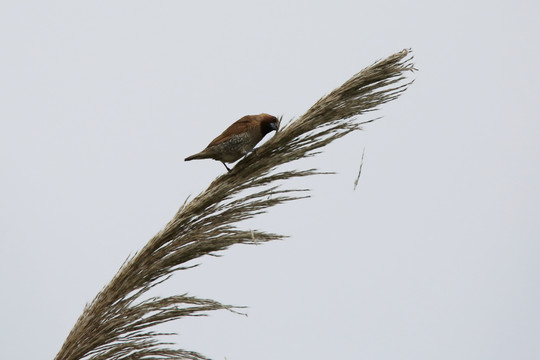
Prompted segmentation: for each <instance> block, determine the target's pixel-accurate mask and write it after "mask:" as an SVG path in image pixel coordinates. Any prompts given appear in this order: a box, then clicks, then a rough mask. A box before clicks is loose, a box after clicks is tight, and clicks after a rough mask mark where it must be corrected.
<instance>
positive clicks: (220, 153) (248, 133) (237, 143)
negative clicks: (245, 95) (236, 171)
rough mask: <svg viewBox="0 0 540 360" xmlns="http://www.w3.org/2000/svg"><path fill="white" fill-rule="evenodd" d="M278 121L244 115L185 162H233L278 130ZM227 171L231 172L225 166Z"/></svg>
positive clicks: (268, 116) (262, 115) (265, 115)
mask: <svg viewBox="0 0 540 360" xmlns="http://www.w3.org/2000/svg"><path fill="white" fill-rule="evenodd" d="M278 126H279V121H278V119H277V118H276V117H275V116H272V115H268V114H264V113H263V114H259V115H246V116H244V117H243V118H241V119H240V120H238V121H236V122H235V123H234V124H232V125H231V126H229V127H228V128H227V129H226V130H225V131H224V132H223V133H222V134H221V135H219V136H218V137H217V138H215V139H214V140H213V141H212V142H211V143H210V144H208V146H207V147H206V149H204V150H203V151H201V152H199V153H197V154H195V155H191V156H188V157H187V158H185V161H190V160H196V159H214V160H218V161H221V162H222V163H223V165H225V163H226V162H227V163H231V162H235V161H236V160H238V159H240V158H241V157H242V156H245V155H246V154H247V153H249V152H250V151H252V150H253V148H254V147H255V145H257V143H258V142H259V141H261V140H262V138H263V137H264V136H265V135H266V134H268V133H269V132H271V131H274V130H276V131H277V129H278ZM225 168H227V170H228V171H231V170H230V169H229V168H228V167H227V165H225Z"/></svg>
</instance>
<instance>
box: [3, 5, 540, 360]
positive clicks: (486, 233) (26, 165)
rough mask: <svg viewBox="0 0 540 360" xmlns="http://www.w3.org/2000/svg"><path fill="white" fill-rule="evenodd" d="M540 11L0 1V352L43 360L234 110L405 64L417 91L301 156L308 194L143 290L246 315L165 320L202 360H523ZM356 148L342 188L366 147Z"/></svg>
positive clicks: (528, 346)
mask: <svg viewBox="0 0 540 360" xmlns="http://www.w3.org/2000/svg"><path fill="white" fill-rule="evenodd" d="M539 13H540V3H539V2H538V1H512V2H510V1H507V2H502V1H495V2H494V1H470V0H469V1H451V2H433V1H415V0H412V1H408V2H400V3H397V2H388V1H362V2H353V1H332V2H330V1H325V2H320V1H319V2H313V1H311V2H310V1H291V0H288V1H276V0H273V1H268V2H253V1H224V2H218V1H213V2H199V3H198V4H197V5H194V4H190V5H187V2H186V3H184V2H181V1H159V2H156V1H154V2H142V1H133V0H131V1H115V2H110V1H92V2H89V1H88V2H74V1H17V2H15V1H12V2H9V3H8V2H4V3H3V4H2V5H0V43H1V49H2V56H1V57H0V77H1V81H0V96H1V99H2V106H0V119H1V121H2V131H1V132H0V157H1V162H0V166H1V176H0V189H1V190H0V197H1V203H2V206H1V208H0V209H1V214H0V235H1V242H0V270H1V273H2V278H3V287H2V291H1V293H0V305H1V309H2V310H1V311H0V324H1V325H0V331H1V333H0V348H1V349H2V357H3V358H5V359H52V358H53V357H54V355H55V354H56V352H57V351H58V350H59V348H60V346H61V344H62V342H63V340H64V339H65V337H66V336H67V334H68V332H69V330H70V329H71V327H72V326H73V324H74V322H75V320H76V318H77V317H78V316H79V314H80V313H81V311H82V309H83V306H84V304H85V303H86V302H88V301H90V300H91V299H92V298H93V297H94V295H95V294H96V293H97V291H99V290H100V289H101V287H102V286H104V285H105V284H106V283H107V282H108V281H109V280H110V279H111V277H112V276H113V275H114V274H115V272H116V270H117V269H118V267H119V266H120V265H121V263H122V262H123V261H124V259H125V258H126V257H127V256H128V254H130V253H133V252H134V251H136V250H137V249H139V248H141V247H142V246H143V245H144V244H145V242H146V241H147V240H148V239H149V238H150V237H151V236H152V235H153V234H155V233H156V232H157V231H158V230H159V229H160V228H161V227H162V226H164V225H165V223H166V222H167V221H168V220H169V219H170V218H171V217H172V215H173V214H174V212H175V211H176V210H177V208H178V207H179V206H180V205H181V203H182V202H183V201H184V200H185V198H186V197H187V196H188V195H190V194H192V195H195V194H197V193H198V192H200V191H201V190H203V189H204V188H205V187H206V186H207V184H209V182H210V181H211V180H212V179H213V178H214V177H216V176H217V175H220V174H222V173H223V172H224V168H223V166H222V165H221V164H219V163H218V162H213V161H199V162H190V163H186V162H184V161H183V159H184V157H186V156H187V155H190V154H192V153H194V152H197V151H199V150H201V149H202V148H204V147H205V146H206V145H207V144H208V143H209V142H210V141H211V140H212V139H213V138H214V137H215V136H216V135H218V134H219V133H220V132H221V131H222V130H223V129H224V128H225V127H227V126H228V125H229V124H230V123H232V122H233V121H235V120H236V119H238V118H240V117H241V116H243V115H245V114H257V113H260V112H267V113H272V114H283V115H284V117H285V119H289V118H291V117H294V116H299V115H301V114H302V113H303V112H304V111H305V110H307V108H308V107H309V106H310V105H312V104H313V103H314V102H315V101H316V100H317V99H318V98H320V97H321V96H322V95H324V94H326V93H328V92H329V91H331V90H332V89H333V88H335V87H337V86H339V85H340V84H341V83H342V82H344V81H345V80H347V79H348V78H349V77H350V76H351V75H353V74H354V73H356V72H358V71H359V70H361V69H362V68H363V67H365V66H367V65H369V64H371V63H372V62H374V61H375V60H377V59H380V58H384V57H386V56H388V55H390V54H392V53H395V52H397V51H400V50H401V49H403V48H407V47H411V48H412V49H413V50H414V56H415V63H416V66H417V67H418V68H419V70H420V71H419V72H418V73H416V74H415V75H414V77H415V78H416V82H415V83H414V85H413V86H412V87H411V88H410V89H409V90H408V91H407V92H406V93H405V94H404V96H402V97H401V98H400V99H399V100H397V101H395V102H393V103H390V104H387V105H385V106H383V107H382V108H381V111H379V112H378V113H377V114H372V115H369V116H367V117H366V118H365V119H366V120H367V119H369V118H370V117H375V116H380V115H382V116H384V118H383V119H381V120H379V121H377V122H375V123H373V124H370V125H368V126H367V127H366V131H364V132H361V133H357V134H352V135H350V136H348V137H347V138H345V139H343V140H342V141H340V142H338V143H336V144H333V145H331V146H330V147H328V148H327V149H326V152H325V154H323V155H322V156H320V157H317V158H316V159H313V160H310V161H309V162H304V164H305V166H311V165H315V166H317V167H319V168H320V169H323V170H327V171H337V172H338V174H337V175H333V176H326V177H318V178H312V179H303V180H302V182H301V184H302V185H303V186H308V187H311V188H312V189H313V193H312V195H313V197H312V198H311V199H309V200H304V201H300V202H297V203H293V204H288V205H284V206H281V207H279V208H276V209H274V210H273V211H271V212H270V213H269V214H267V215H266V216H261V217H259V218H257V219H256V220H253V221H251V222H250V223H249V224H247V225H246V226H249V227H253V228H257V229H262V230H269V231H275V232H280V233H283V234H288V235H290V236H291V238H290V239H288V240H286V241H280V242H275V243H270V244H266V245H262V246H236V247H233V248H231V249H229V250H227V251H226V252H224V253H223V254H224V256H223V257H221V258H209V257H207V258H203V259H202V260H201V263H202V266H200V267H198V268H196V269H193V270H189V271H185V272H182V273H180V274H178V275H177V276H175V277H174V278H173V279H171V280H170V281H169V282H168V283H166V284H164V285H163V286H162V287H160V288H159V289H157V290H156V293H157V294H158V295H163V296H165V295H171V294H180V293H184V292H189V293H190V295H194V296H199V297H204V298H212V299H215V300H218V301H221V302H223V303H226V304H235V305H247V306H249V309H247V312H248V314H249V316H248V317H244V316H237V315H234V314H231V313H227V312H221V313H213V314H211V316H210V317H207V318H195V319H188V320H185V321H179V322H175V323H172V324H170V325H168V326H167V327H166V329H167V330H172V331H177V332H179V334H180V335H179V336H178V337H175V340H176V341H177V342H178V343H179V344H180V345H181V346H182V347H183V348H185V349H189V350H196V351H199V352H202V353H203V354H205V355H207V356H210V357H213V358H215V359H223V358H224V357H227V359H229V360H231V359H235V360H239V359H253V358H257V359H260V360H265V359H332V358H334V359H335V358H348V359H351V358H354V359H414V360H420V359H426V360H427V359H430V360H431V359H490V360H491V359H538V358H540V335H539V334H540V310H539V306H538V304H540V291H539V290H540V289H539V286H540V285H539V284H540V265H539V258H540V242H539V239H540V221H539V210H540V190H539V182H540V166H539V164H540V161H539V160H540V159H539V158H540V141H539V140H540V121H539V120H540V117H539V115H540V111H539V110H538V103H539V98H540V75H539V74H540V73H539V71H538V64H540V45H539V44H540V39H539V34H540V25H539V22H538V14H539ZM364 147H365V149H366V155H365V159H364V168H363V172H362V176H361V178H360V181H359V185H358V187H357V189H356V191H354V192H353V191H352V189H353V183H354V180H355V178H356V174H357V171H358V166H359V164H360V156H361V154H362V149H363V148H364Z"/></svg>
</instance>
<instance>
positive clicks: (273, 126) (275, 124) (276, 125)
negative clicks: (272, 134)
mask: <svg viewBox="0 0 540 360" xmlns="http://www.w3.org/2000/svg"><path fill="white" fill-rule="evenodd" d="M270 128H271V129H272V130H275V131H277V129H278V124H277V123H270Z"/></svg>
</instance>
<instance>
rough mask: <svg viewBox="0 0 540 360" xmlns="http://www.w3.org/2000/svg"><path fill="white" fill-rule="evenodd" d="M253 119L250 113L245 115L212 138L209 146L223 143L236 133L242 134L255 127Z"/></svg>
mask: <svg viewBox="0 0 540 360" xmlns="http://www.w3.org/2000/svg"><path fill="white" fill-rule="evenodd" d="M253 126H254V124H253V119H252V118H251V116H250V115H247V116H244V117H243V118H241V119H240V120H238V121H236V122H234V123H233V124H232V125H231V126H229V127H228V128H227V129H226V130H225V131H224V132H223V133H221V135H219V136H218V137H217V138H215V139H214V140H212V142H211V143H210V144H208V146H213V145H217V144H219V143H222V142H224V141H227V140H229V139H230V138H231V137H233V136H234V135H238V134H242V133H244V132H246V131H249V129H250V128H251V127H253Z"/></svg>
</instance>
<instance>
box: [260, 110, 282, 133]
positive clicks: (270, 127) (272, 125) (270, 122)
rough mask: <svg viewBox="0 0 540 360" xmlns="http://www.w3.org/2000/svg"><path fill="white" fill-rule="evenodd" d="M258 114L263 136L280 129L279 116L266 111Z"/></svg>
mask: <svg viewBox="0 0 540 360" xmlns="http://www.w3.org/2000/svg"><path fill="white" fill-rule="evenodd" d="M258 116H259V121H260V123H261V131H262V133H263V136H264V135H266V134H268V133H269V132H271V131H277V130H278V129H279V119H278V118H277V117H275V116H272V115H269V114H264V113H263V114H260V115H258Z"/></svg>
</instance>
